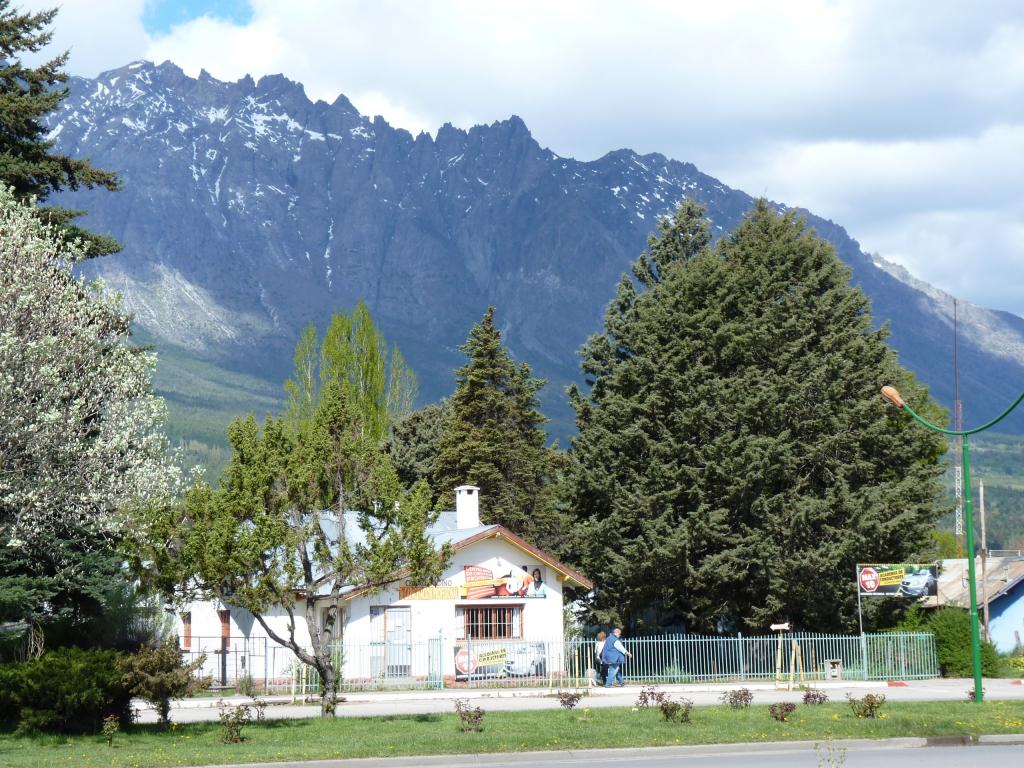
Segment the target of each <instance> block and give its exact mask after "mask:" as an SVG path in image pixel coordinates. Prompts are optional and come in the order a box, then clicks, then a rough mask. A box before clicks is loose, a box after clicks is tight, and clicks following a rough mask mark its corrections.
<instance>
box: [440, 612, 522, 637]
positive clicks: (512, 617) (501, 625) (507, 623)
mask: <svg viewBox="0 0 1024 768" xmlns="http://www.w3.org/2000/svg"><path fill="white" fill-rule="evenodd" d="M455 627H456V630H457V631H458V633H459V639H460V640H465V639H466V638H471V639H473V640H506V639H519V638H522V636H523V606H521V605H496V606H490V605H466V606H457V607H456V608H455Z"/></svg>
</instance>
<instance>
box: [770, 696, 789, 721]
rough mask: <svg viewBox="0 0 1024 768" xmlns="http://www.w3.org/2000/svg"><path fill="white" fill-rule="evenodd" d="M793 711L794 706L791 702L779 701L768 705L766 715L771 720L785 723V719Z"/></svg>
mask: <svg viewBox="0 0 1024 768" xmlns="http://www.w3.org/2000/svg"><path fill="white" fill-rule="evenodd" d="M795 711H796V704H794V703H793V702H791V701H780V702H777V703H775V704H769V705H768V714H769V715H771V716H772V720H778V721H779V722H780V723H784V722H786V718H788V717H789V716H790V715H792V714H793V712H795Z"/></svg>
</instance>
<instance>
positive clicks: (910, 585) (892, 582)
mask: <svg viewBox="0 0 1024 768" xmlns="http://www.w3.org/2000/svg"><path fill="white" fill-rule="evenodd" d="M857 589H858V591H859V592H860V596H861V597H935V596H936V595H937V594H938V590H939V579H938V566H936V565H935V564H934V563H923V564H922V563H885V564H873V565H858V566H857Z"/></svg>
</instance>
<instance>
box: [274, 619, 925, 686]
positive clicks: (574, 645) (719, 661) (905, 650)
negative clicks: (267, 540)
mask: <svg viewBox="0 0 1024 768" xmlns="http://www.w3.org/2000/svg"><path fill="white" fill-rule="evenodd" d="M459 643H460V644H462V645H464V644H465V641H459ZM624 644H625V646H626V648H627V649H628V650H629V651H630V653H632V654H633V656H632V658H630V659H629V660H627V662H626V663H625V665H624V666H623V675H624V676H625V677H626V678H627V680H628V681H629V682H632V683H642V684H673V683H702V682H704V683H711V682H723V683H744V682H748V681H749V682H758V681H760V682H765V681H772V680H783V681H785V682H788V681H789V680H790V679H792V680H793V681H794V682H796V683H797V684H799V683H801V682H804V683H811V682H816V681H824V680H829V679H843V680H911V679H923V678H932V677H938V676H939V664H938V658H937V656H936V653H935V638H934V636H933V635H932V634H931V633H916V632H891V633H879V634H869V635H827V634H818V633H808V632H797V633H785V634H783V635H781V636H779V635H769V636H758V637H746V636H743V635H734V636H725V637H723V636H720V635H716V636H702V635H661V636H657V637H640V638H626V639H625V640H624ZM282 650H283V649H282ZM456 652H457V649H456V648H455V647H454V646H453V644H452V643H451V641H448V642H445V641H443V640H442V639H441V638H433V639H430V640H427V641H425V642H422V643H412V644H406V645H403V646H401V647H397V646H396V647H395V648H388V647H383V645H382V644H380V643H375V644H372V645H370V646H366V647H362V646H356V645H346V646H345V648H344V651H343V652H341V651H340V650H339V651H338V653H337V656H338V658H339V659H340V658H342V657H343V658H344V660H345V665H344V672H345V673H344V675H343V677H342V680H341V683H340V686H339V688H340V690H342V691H351V690H358V689H364V690H365V689H378V690H379V689H401V688H406V689H408V688H421V689H422V688H434V689H436V688H452V687H455V688H493V687H512V688H521V687H586V686H589V685H593V684H594V682H595V675H596V672H595V670H596V669H598V667H599V664H598V663H597V661H596V659H595V649H594V641H593V640H591V639H570V640H557V641H541V640H488V641H479V642H474V641H471V643H470V648H469V652H470V653H469V655H471V656H473V657H474V658H477V657H478V658H480V659H484V658H490V659H494V658H495V653H497V654H498V657H497V658H499V662H498V663H493V662H492V663H491V664H490V665H489V666H487V667H483V666H481V667H480V668H478V669H476V670H473V671H471V672H470V673H468V674H465V673H463V674H459V673H458V671H457V670H456V669H455V668H454V667H453V666H452V658H453V654H455V653H456ZM502 654H504V655H502ZM500 659H505V663H501V661H500ZM272 666H273V665H272ZM290 677H291V679H290V680H287V679H286V680H280V679H279V680H278V681H277V685H271V686H270V687H271V688H272V689H275V692H279V693H284V692H289V691H290V692H291V693H293V694H296V695H299V694H301V695H311V694H316V693H317V691H318V690H319V678H318V677H317V675H316V672H315V670H313V669H311V668H309V667H306V666H305V665H295V666H294V667H293V668H292V674H291V675H290Z"/></svg>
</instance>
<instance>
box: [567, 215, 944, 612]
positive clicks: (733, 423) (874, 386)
mask: <svg viewBox="0 0 1024 768" xmlns="http://www.w3.org/2000/svg"><path fill="white" fill-rule="evenodd" d="M701 215H702V214H701V212H700V211H699V210H698V209H695V208H694V207H693V206H686V207H685V209H684V210H681V211H680V213H679V214H678V215H677V216H676V218H675V219H674V220H673V221H672V222H671V223H669V224H666V225H663V227H662V231H661V235H662V237H661V238H660V239H659V240H657V241H656V242H653V243H652V244H651V246H650V248H649V251H648V254H647V256H645V257H644V258H643V259H642V260H641V262H640V267H639V268H638V269H635V270H634V274H637V276H638V279H639V280H640V283H641V288H642V290H641V291H640V292H639V293H638V294H634V295H632V296H630V295H629V291H630V288H626V287H625V284H623V285H622V286H620V290H619V294H618V296H617V297H616V300H615V301H614V302H613V304H612V307H611V308H610V309H609V320H608V321H606V326H607V327H606V333H605V334H604V335H603V336H598V337H596V338H595V339H593V340H591V341H590V342H589V343H588V345H587V347H586V348H585V350H584V353H585V358H584V370H585V371H586V372H587V373H588V374H590V376H592V377H593V378H592V379H591V381H592V382H593V385H592V386H591V388H590V391H589V393H588V394H587V395H586V396H584V395H582V394H581V393H579V392H577V393H575V396H574V398H573V399H574V404H575V407H576V410H577V423H578V426H579V430H580V434H579V436H578V437H577V438H576V440H574V442H573V451H574V462H573V465H574V481H573V491H572V498H573V508H574V511H575V513H576V515H577V516H578V518H579V520H580V522H581V523H582V525H581V526H580V534H579V536H578V539H577V541H578V551H579V555H578V557H579V558H580V560H581V561H582V562H581V565H583V566H584V567H585V568H586V569H587V570H588V571H590V572H592V573H595V574H599V576H600V577H601V578H600V579H599V586H598V589H597V596H596V600H595V604H594V610H595V614H596V615H597V616H598V617H599V618H602V619H605V620H614V619H623V620H625V621H627V622H629V623H631V624H632V625H633V626H634V627H635V626H637V625H639V624H642V623H645V622H653V623H655V624H662V625H664V624H679V623H681V624H683V625H685V626H686V628H687V629H689V630H699V631H712V632H713V631H716V630H719V629H722V628H729V629H742V630H743V631H763V630H764V629H765V628H766V627H767V626H768V624H770V623H772V622H775V621H779V620H783V619H788V620H792V621H794V622H796V623H797V625H798V626H801V627H805V628H813V629H821V630H829V629H832V630H837V629H852V628H853V627H854V626H855V623H856V597H855V591H854V589H853V587H852V579H853V573H854V566H855V564H856V563H857V562H858V561H868V562H878V561H881V562H885V561H899V560H900V559H902V558H904V557H906V556H907V555H909V554H910V553H911V552H913V551H915V550H917V549H918V548H919V547H921V546H922V545H923V544H924V543H925V541H926V539H927V535H928V532H929V531H930V530H931V529H932V527H933V524H934V521H935V519H936V518H937V516H938V515H939V514H940V513H941V512H942V511H943V510H942V506H941V504H942V501H941V499H942V489H941V486H940V484H939V482H938V478H939V476H940V474H941V467H940V466H939V463H938V459H939V457H940V456H941V455H942V453H943V452H944V450H945V442H944V441H943V440H942V439H941V438H938V437H937V436H935V435H934V434H932V433H930V432H928V431H927V430H921V429H915V428H913V427H912V426H911V425H909V424H908V422H907V419H906V417H904V416H903V415H901V414H900V413H898V412H895V411H894V410H893V409H887V408H885V407H884V406H885V403H884V402H883V401H882V400H881V398H880V397H879V395H878V390H879V387H880V386H881V385H882V384H884V383H886V382H888V381H898V382H900V384H899V385H897V386H899V387H901V392H902V391H903V389H902V388H905V389H906V390H907V392H912V393H913V394H912V395H911V397H910V401H911V402H912V403H913V404H914V406H915V407H916V408H921V409H923V410H924V411H925V412H926V413H928V414H929V415H930V416H932V417H933V418H939V419H941V418H942V414H941V412H940V411H939V409H938V408H937V406H936V405H935V404H934V403H933V402H931V401H930V400H929V399H928V396H927V393H926V391H925V389H924V388H923V387H922V386H920V385H918V384H917V383H916V382H915V381H914V379H913V376H912V375H911V374H910V373H908V372H907V371H905V370H903V369H901V368H900V367H899V365H898V363H897V360H896V356H895V354H894V353H893V352H892V351H891V350H890V349H889V348H888V347H887V346H886V345H885V343H884V338H885V336H886V331H885V330H884V329H882V330H875V329H873V328H872V325H871V317H870V312H869V306H868V301H867V299H866V297H865V296H864V295H863V294H862V293H861V291H860V290H859V289H857V288H854V287H851V286H850V284H849V281H850V273H849V270H848V269H847V268H846V267H845V266H843V265H842V263H841V262H839V260H838V259H837V258H836V256H835V254H834V253H833V251H832V249H831V247H830V246H829V245H828V244H827V243H825V242H824V241H823V240H821V239H820V238H818V237H817V236H815V235H814V234H813V233H811V232H809V231H808V230H806V228H805V227H804V225H803V223H802V222H801V221H799V220H797V219H796V218H795V217H794V216H793V215H792V214H789V215H786V216H779V215H777V214H775V213H774V212H773V211H772V210H771V209H770V208H769V207H768V206H767V205H766V204H765V203H763V202H762V203H759V204H758V205H757V207H756V208H755V209H754V210H753V211H752V212H751V213H750V214H749V215H748V217H747V218H746V219H745V220H744V221H743V223H742V224H741V225H740V226H739V228H738V229H737V230H736V232H735V233H734V234H733V235H732V236H730V237H728V238H725V239H723V240H721V241H720V242H719V243H718V244H717V246H716V247H714V248H712V247H709V246H708V245H707V242H708V238H707V236H706V232H707V230H706V225H703V224H700V223H699V220H700V216H701ZM700 230H703V234H701V233H700ZM677 231H686V232H691V233H695V235H694V236H693V237H689V238H685V239H683V240H682V241H679V240H675V239H674V237H673V235H674V233H675V232H677ZM666 236H667V237H668V238H669V242H665V241H666ZM673 241H675V242H676V243H677V244H676V245H672V242H673ZM690 244H693V245H696V246H697V247H696V249H694V250H688V249H687V247H686V246H687V245H690ZM666 249H667V250H666ZM655 254H660V256H659V258H660V259H661V264H662V265H664V266H662V267H661V268H660V269H659V271H658V272H657V273H656V279H655V280H650V279H648V280H646V282H645V281H644V276H645V275H646V274H648V273H647V272H645V270H644V269H643V264H644V263H650V262H652V261H654V260H655ZM666 255H670V258H668V259H667V260H666V258H665V256H666ZM655 263H657V262H655Z"/></svg>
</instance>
